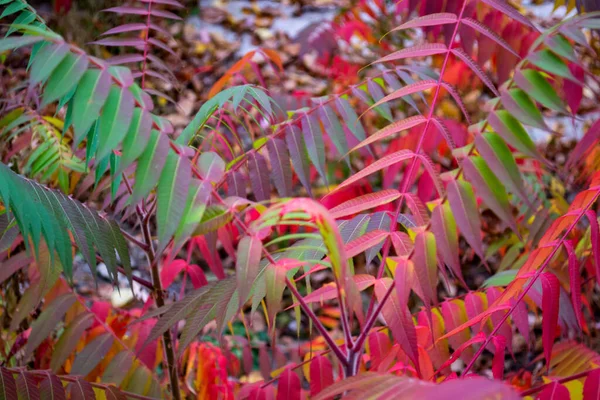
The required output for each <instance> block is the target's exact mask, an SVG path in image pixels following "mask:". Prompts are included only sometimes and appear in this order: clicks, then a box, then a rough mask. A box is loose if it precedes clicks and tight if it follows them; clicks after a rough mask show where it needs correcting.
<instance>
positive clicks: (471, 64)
mask: <svg viewBox="0 0 600 400" xmlns="http://www.w3.org/2000/svg"><path fill="white" fill-rule="evenodd" d="M452 54H454V55H455V56H456V57H458V58H460V59H461V60H462V61H463V62H464V63H465V64H467V66H468V67H469V68H471V70H472V71H473V72H474V73H475V75H477V76H478V77H479V79H481V81H482V82H483V83H484V84H485V85H486V86H487V87H488V88H489V89H490V90H491V91H492V93H494V95H495V96H498V97H499V96H500V93H498V90H497V89H496V86H494V83H493V82H492V80H491V79H490V77H489V76H488V75H487V74H486V73H485V71H484V70H483V69H482V68H481V67H480V66H479V65H478V64H477V63H476V62H475V61H473V59H472V58H471V57H469V55H468V54H467V53H465V52H464V50H463V49H461V48H458V47H457V48H453V49H452Z"/></svg>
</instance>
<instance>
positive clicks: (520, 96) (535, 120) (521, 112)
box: [500, 88, 548, 130]
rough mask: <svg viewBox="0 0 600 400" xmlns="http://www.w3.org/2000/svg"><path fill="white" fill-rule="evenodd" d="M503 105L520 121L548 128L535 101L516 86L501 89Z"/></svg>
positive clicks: (540, 127) (544, 128)
mask: <svg viewBox="0 0 600 400" xmlns="http://www.w3.org/2000/svg"><path fill="white" fill-rule="evenodd" d="M500 99H501V100H502V105H503V106H504V108H506V110H507V111H508V112H510V113H511V114H512V115H514V116H515V117H516V118H517V119H518V120H519V121H521V122H522V123H524V124H526V125H530V126H533V127H536V128H539V129H543V130H548V126H547V125H546V122H544V117H543V116H542V113H541V112H540V110H538V108H537V106H536V105H535V103H534V102H533V101H532V100H531V98H530V97H529V96H528V95H527V93H525V92H524V91H523V90H521V89H519V88H514V89H510V90H506V89H505V88H503V89H501V90H500Z"/></svg>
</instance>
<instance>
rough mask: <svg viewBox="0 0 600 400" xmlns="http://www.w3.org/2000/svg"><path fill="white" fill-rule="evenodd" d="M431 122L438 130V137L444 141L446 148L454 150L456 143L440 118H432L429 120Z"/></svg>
mask: <svg viewBox="0 0 600 400" xmlns="http://www.w3.org/2000/svg"><path fill="white" fill-rule="evenodd" d="M431 122H433V124H434V125H435V126H436V127H437V128H438V132H439V133H440V135H442V137H443V138H444V140H445V141H446V144H448V146H449V147H450V148H451V149H452V150H454V149H455V148H456V142H455V140H454V137H453V136H452V134H451V133H450V130H449V129H448V127H447V126H446V124H445V123H444V121H443V120H442V119H441V118H438V117H434V118H432V119H431ZM453 122H454V121H453Z"/></svg>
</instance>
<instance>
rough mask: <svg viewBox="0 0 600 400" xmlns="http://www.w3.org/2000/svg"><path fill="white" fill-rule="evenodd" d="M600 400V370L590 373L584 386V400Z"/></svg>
mask: <svg viewBox="0 0 600 400" xmlns="http://www.w3.org/2000/svg"><path fill="white" fill-rule="evenodd" d="M598 399H600V370H598V369H595V370H593V371H590V373H589V374H588V376H587V378H586V379H585V383H584V384H583V400H598Z"/></svg>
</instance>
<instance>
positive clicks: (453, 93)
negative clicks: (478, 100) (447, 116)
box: [441, 81, 471, 125]
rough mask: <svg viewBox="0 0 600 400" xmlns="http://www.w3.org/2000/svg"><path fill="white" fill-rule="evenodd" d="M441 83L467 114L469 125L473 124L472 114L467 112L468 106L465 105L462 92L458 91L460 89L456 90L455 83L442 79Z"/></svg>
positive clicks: (464, 113) (465, 114)
mask: <svg viewBox="0 0 600 400" xmlns="http://www.w3.org/2000/svg"><path fill="white" fill-rule="evenodd" d="M441 85H442V87H443V88H444V89H446V90H447V91H448V93H450V96H452V98H453V99H454V101H455V102H456V105H458V108H460V110H461V111H462V113H463V115H464V116H465V121H467V125H471V116H470V115H469V113H468V112H467V107H465V103H463V101H462V98H461V97H460V93H458V90H456V88H455V87H454V85H451V84H449V83H448V82H445V81H442V82H441Z"/></svg>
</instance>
